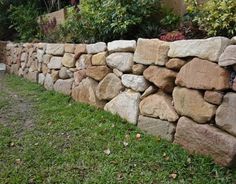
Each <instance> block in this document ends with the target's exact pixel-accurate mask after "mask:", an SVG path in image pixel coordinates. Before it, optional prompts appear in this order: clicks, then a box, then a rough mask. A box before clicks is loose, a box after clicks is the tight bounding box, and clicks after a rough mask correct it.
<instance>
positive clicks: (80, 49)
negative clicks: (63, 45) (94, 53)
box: [75, 44, 87, 60]
mask: <svg viewBox="0 0 236 184" xmlns="http://www.w3.org/2000/svg"><path fill="white" fill-rule="evenodd" d="M86 53H87V51H86V44H76V46H75V59H76V60H77V59H79V57H80V56H81V55H82V54H86Z"/></svg>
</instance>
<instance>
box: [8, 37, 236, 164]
mask: <svg viewBox="0 0 236 184" xmlns="http://www.w3.org/2000/svg"><path fill="white" fill-rule="evenodd" d="M233 44H235V39H234V40H233V39H232V40H230V39H228V38H224V37H214V38H209V39H205V40H183V41H176V42H171V43H169V42H164V41H160V40H158V39H138V41H137V42H136V41H134V40H133V41H132V40H131V41H124V40H123V41H122V40H120V41H113V42H110V43H108V44H106V43H103V42H99V43H95V44H87V45H86V44H46V43H37V44H30V43H25V44H15V43H8V44H7V46H6V50H5V51H4V53H5V55H6V60H5V63H6V64H7V70H8V71H9V72H10V73H13V74H16V75H19V76H22V77H24V78H26V79H28V80H30V81H33V82H37V83H39V84H41V85H44V87H45V88H46V89H47V90H55V91H57V92H60V93H63V94H65V95H71V96H72V97H73V99H74V100H76V101H79V102H83V103H87V104H91V105H94V106H96V107H99V108H103V109H104V110H106V111H110V112H111V113H113V114H118V115H120V116H121V117H122V118H124V119H126V120H127V121H128V122H130V123H132V124H134V125H137V126H138V127H139V128H140V129H142V130H144V131H146V132H148V133H150V134H152V135H154V136H158V137H160V138H163V139H167V140H169V141H173V142H174V143H177V144H180V145H182V146H183V147H184V148H186V149H187V150H189V151H190V152H194V153H195V152H196V153H200V154H204V155H210V156H212V157H213V159H214V160H215V162H217V163H219V164H221V165H224V166H235V165H236V78H235V71H236V45H233Z"/></svg>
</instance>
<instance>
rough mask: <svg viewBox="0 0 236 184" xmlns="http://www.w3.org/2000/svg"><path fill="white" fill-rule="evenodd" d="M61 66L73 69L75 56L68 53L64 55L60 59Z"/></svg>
mask: <svg viewBox="0 0 236 184" xmlns="http://www.w3.org/2000/svg"><path fill="white" fill-rule="evenodd" d="M62 64H63V65H64V66H65V67H68V68H73V67H74V66H75V55H74V54H70V53H65V54H64V56H63V58H62Z"/></svg>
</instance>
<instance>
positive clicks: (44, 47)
mask: <svg viewBox="0 0 236 184" xmlns="http://www.w3.org/2000/svg"><path fill="white" fill-rule="evenodd" d="M46 46H47V44H46V43H38V44H37V45H36V47H37V48H39V49H43V50H45V49H46Z"/></svg>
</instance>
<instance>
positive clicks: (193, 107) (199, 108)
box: [173, 87, 216, 123]
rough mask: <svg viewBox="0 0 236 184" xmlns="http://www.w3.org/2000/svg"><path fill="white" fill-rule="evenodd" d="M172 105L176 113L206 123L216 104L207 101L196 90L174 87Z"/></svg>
mask: <svg viewBox="0 0 236 184" xmlns="http://www.w3.org/2000/svg"><path fill="white" fill-rule="evenodd" d="M173 99H174V106H175V109H176V111H177V112H178V114H180V115H182V116H187V117H190V118H192V119H193V120H194V121H196V122H198V123H207V122H208V121H210V120H211V119H212V117H213V116H214V115H215V112H216V106H215V105H212V104H209V103H207V102H206V101H205V100H204V99H203V96H202V94H201V92H199V91H197V90H192V89H187V88H180V87H176V88H175V89H174V91H173Z"/></svg>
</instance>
